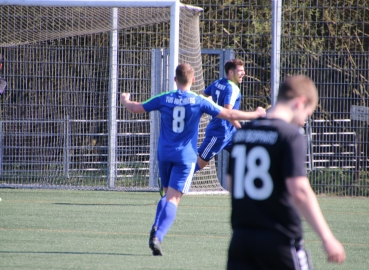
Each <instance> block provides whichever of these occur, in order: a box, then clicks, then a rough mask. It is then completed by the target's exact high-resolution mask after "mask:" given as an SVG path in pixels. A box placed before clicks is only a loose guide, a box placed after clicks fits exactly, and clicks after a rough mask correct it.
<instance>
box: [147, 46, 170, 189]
mask: <svg viewBox="0 0 369 270" xmlns="http://www.w3.org/2000/svg"><path fill="white" fill-rule="evenodd" d="M162 53H163V51H162V50H161V49H153V50H152V51H151V96H155V95H157V94H159V93H160V92H161V90H164V89H162V88H165V87H163V86H162V84H166V83H165V82H166V77H167V76H166V74H164V72H163V66H164V67H166V65H163V55H162ZM161 80H163V81H161ZM159 132H160V113H159V112H158V111H153V112H150V176H149V186H150V188H152V187H153V188H155V187H158V179H159V170H158V166H157V163H158V159H157V149H158V139H159Z"/></svg>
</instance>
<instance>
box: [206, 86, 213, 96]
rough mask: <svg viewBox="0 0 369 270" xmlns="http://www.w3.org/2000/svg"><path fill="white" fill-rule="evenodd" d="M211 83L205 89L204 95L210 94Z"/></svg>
mask: <svg viewBox="0 0 369 270" xmlns="http://www.w3.org/2000/svg"><path fill="white" fill-rule="evenodd" d="M212 86H213V84H210V85H209V86H208V87H207V88H206V89H205V90H204V93H205V95H208V96H211V89H212Z"/></svg>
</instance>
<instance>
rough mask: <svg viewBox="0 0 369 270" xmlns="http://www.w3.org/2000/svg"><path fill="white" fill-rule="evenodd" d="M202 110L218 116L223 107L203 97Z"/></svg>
mask: <svg viewBox="0 0 369 270" xmlns="http://www.w3.org/2000/svg"><path fill="white" fill-rule="evenodd" d="M200 98H201V110H202V111H203V112H204V113H207V114H209V115H211V116H213V117H216V116H217V115H218V114H219V113H220V111H221V110H222V109H223V108H222V107H221V106H219V105H218V104H216V103H214V102H212V101H210V100H209V99H207V98H204V97H201V96H200Z"/></svg>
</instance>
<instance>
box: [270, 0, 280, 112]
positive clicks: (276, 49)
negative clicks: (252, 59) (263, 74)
mask: <svg viewBox="0 0 369 270" xmlns="http://www.w3.org/2000/svg"><path fill="white" fill-rule="evenodd" d="M272 2H273V3H272V52H271V66H270V74H271V78H270V84H271V90H272V91H271V99H272V104H271V105H272V106H273V105H275V102H276V100H277V95H278V88H279V76H280V58H281V18H282V4H281V1H280V0H272Z"/></svg>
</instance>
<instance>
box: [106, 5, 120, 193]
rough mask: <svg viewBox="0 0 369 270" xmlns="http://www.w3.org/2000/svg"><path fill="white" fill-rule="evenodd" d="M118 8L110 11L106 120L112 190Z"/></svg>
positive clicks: (115, 119)
mask: <svg viewBox="0 0 369 270" xmlns="http://www.w3.org/2000/svg"><path fill="white" fill-rule="evenodd" d="M118 20H119V18H118V8H112V9H111V25H112V31H111V33H110V36H111V39H110V65H109V66H110V82H109V116H108V117H109V119H108V127H109V128H108V134H109V139H108V172H107V174H108V175H107V176H108V177H107V178H108V187H109V188H114V187H115V181H116V178H117V158H116V152H117V89H118V81H117V79H118V76H117V75H118V74H117V73H118V30H117V29H118Z"/></svg>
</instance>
